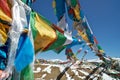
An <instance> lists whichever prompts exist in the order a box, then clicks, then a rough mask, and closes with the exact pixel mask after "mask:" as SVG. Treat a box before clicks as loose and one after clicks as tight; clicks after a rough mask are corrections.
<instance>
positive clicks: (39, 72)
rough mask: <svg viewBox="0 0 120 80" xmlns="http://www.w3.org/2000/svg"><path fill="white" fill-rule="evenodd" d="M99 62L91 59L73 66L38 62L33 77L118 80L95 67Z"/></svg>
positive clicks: (54, 61)
mask: <svg viewBox="0 0 120 80" xmlns="http://www.w3.org/2000/svg"><path fill="white" fill-rule="evenodd" d="M40 61H42V62H40ZM60 61H61V62H60ZM56 62H59V63H60V64H57V63H56ZM100 62H101V61H100V60H98V59H93V60H88V61H84V62H83V63H81V62H80V61H77V62H76V63H74V64H72V63H65V64H61V63H64V61H62V60H58V59H56V60H46V61H45V60H39V62H36V63H35V65H34V76H35V80H120V78H115V77H113V76H111V75H109V74H107V73H106V72H105V69H104V68H103V67H100V66H97V65H96V63H97V64H99V63H100Z"/></svg>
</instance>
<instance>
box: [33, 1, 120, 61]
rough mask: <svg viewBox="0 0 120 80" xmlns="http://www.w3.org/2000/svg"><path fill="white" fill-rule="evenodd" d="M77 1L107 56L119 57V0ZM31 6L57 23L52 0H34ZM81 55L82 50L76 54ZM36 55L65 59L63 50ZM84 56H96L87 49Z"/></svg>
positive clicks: (88, 57)
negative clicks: (87, 51)
mask: <svg viewBox="0 0 120 80" xmlns="http://www.w3.org/2000/svg"><path fill="white" fill-rule="evenodd" d="M79 1H80V4H81V7H82V10H83V11H84V13H85V15H86V17H87V19H88V23H89V24H90V26H91V28H92V31H93V33H94V35H95V36H96V38H97V40H98V42H99V44H100V45H101V47H102V48H103V50H105V52H106V54H107V55H108V56H111V57H120V0H79ZM32 8H33V9H34V10H35V11H36V12H38V13H39V14H41V15H43V16H44V17H46V18H47V19H48V20H50V21H51V22H52V23H54V24H57V17H56V16H55V14H54V12H53V8H52V0H36V2H35V3H33V4H32ZM67 21H68V22H69V27H72V24H71V20H70V19H67ZM79 48H80V46H74V47H73V51H74V52H76V50H77V49H79ZM82 55H83V52H82V53H80V54H79V55H78V58H81V56H82ZM38 57H39V58H44V59H56V58H58V59H62V60H65V59H66V56H65V53H64V51H63V52H61V53H60V54H56V53H54V52H53V51H47V52H44V53H40V54H38ZM85 58H86V59H92V58H97V57H96V56H95V54H94V53H92V52H90V51H89V53H88V54H87V56H86V57H85Z"/></svg>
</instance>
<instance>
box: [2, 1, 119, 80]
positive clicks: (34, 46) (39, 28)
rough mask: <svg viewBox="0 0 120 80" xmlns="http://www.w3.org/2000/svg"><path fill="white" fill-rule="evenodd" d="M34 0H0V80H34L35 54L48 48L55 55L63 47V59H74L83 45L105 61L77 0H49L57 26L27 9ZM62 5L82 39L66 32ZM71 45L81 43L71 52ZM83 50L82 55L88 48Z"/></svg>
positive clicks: (103, 54)
mask: <svg viewBox="0 0 120 80" xmlns="http://www.w3.org/2000/svg"><path fill="white" fill-rule="evenodd" d="M34 1H35V0H1V1H0V80H6V79H9V80H34V73H33V63H34V58H35V55H36V54H37V53H39V52H43V51H48V50H53V51H55V52H56V53H58V54H59V53H60V52H61V51H62V50H63V49H66V52H65V54H66V56H67V58H68V59H69V60H74V61H76V60H77V59H78V58H77V55H78V54H79V53H80V52H81V51H82V49H83V48H84V46H86V45H87V46H89V47H90V49H91V50H93V51H95V53H96V54H97V56H99V57H100V59H103V61H104V62H105V60H106V58H105V56H106V54H105V52H104V50H103V49H102V48H101V46H100V45H99V44H98V41H97V40H96V37H95V36H94V35H93V32H92V30H91V28H90V26H89V24H88V22H87V18H86V17H85V15H84V13H83V11H82V10H81V7H80V4H79V1H78V0H53V8H54V12H55V14H56V16H57V18H58V23H57V25H55V24H53V23H51V22H50V21H48V20H47V19H46V18H45V17H43V16H42V15H40V14H39V13H37V12H35V11H34V10H33V9H31V8H30V6H31V4H32V2H34ZM65 5H66V6H65ZM66 8H67V12H68V16H69V17H70V19H71V20H73V24H74V28H75V29H76V30H77V31H78V34H79V36H81V37H82V39H81V38H77V37H74V36H73V35H72V34H71V33H69V32H70V31H69V27H68V23H67V19H66V15H65V14H66ZM28 14H29V16H30V19H29V20H28V19H27V17H26V16H28ZM28 22H29V23H28ZM75 45H84V46H82V48H80V49H79V50H78V51H77V53H76V54H74V52H73V51H72V49H71V48H72V47H73V46H75ZM84 53H85V55H86V54H87V53H88V51H87V50H86V51H85V52H84ZM85 55H83V58H84V56H85ZM117 70H118V69H117Z"/></svg>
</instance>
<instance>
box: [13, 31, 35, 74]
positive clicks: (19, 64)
mask: <svg viewBox="0 0 120 80" xmlns="http://www.w3.org/2000/svg"><path fill="white" fill-rule="evenodd" d="M33 56H34V48H33V45H32V42H31V40H30V38H29V36H28V35H27V34H26V33H23V34H21V37H20V39H19V44H18V49H17V54H16V59H15V68H16V70H17V71H18V72H19V71H21V70H23V69H24V68H25V67H26V66H27V65H28V64H30V63H31V62H32V61H33Z"/></svg>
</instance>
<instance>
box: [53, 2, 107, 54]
mask: <svg viewBox="0 0 120 80" xmlns="http://www.w3.org/2000/svg"><path fill="white" fill-rule="evenodd" d="M54 4H55V6H54V9H55V11H56V16H57V18H58V23H59V21H61V20H62V17H63V16H64V14H65V4H66V7H67V12H68V16H69V18H70V19H71V20H73V22H74V28H75V29H76V30H77V31H78V33H79V35H80V36H81V37H82V38H83V40H85V41H86V42H87V43H89V45H88V46H89V47H90V48H91V49H92V50H94V51H95V52H96V53H97V54H98V53H100V54H101V55H103V54H104V55H105V53H104V51H103V50H100V49H99V46H98V42H97V40H96V38H95V36H94V35H93V32H92V30H91V28H90V26H89V24H88V22H87V19H86V17H85V15H84V13H83V11H82V10H81V7H80V3H79V1H78V0H61V1H59V0H54ZM61 25H62V24H61Z"/></svg>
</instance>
